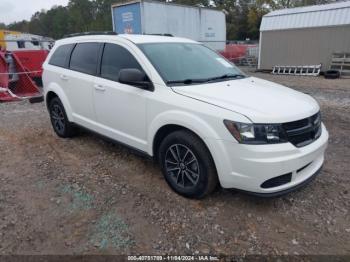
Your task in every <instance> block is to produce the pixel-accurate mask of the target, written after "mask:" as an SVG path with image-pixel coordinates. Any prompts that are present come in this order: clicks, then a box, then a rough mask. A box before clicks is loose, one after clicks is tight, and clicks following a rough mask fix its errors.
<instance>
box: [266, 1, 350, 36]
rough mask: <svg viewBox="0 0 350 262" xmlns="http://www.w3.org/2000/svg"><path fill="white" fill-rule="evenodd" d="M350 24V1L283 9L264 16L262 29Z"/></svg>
mask: <svg viewBox="0 0 350 262" xmlns="http://www.w3.org/2000/svg"><path fill="white" fill-rule="evenodd" d="M340 25H350V1H344V2H337V3H332V4H327V5H314V6H306V7H297V8H290V9H281V10H276V11H273V12H270V13H268V14H266V15H264V16H263V19H262V21H261V26H260V31H271V30H282V29H296V28H312V27H327V26H340Z"/></svg>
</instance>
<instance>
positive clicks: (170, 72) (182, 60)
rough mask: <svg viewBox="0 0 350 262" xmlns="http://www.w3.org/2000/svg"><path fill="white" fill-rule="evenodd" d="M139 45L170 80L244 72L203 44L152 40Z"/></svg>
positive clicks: (164, 76) (166, 79)
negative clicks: (156, 41) (155, 41)
mask: <svg viewBox="0 0 350 262" xmlns="http://www.w3.org/2000/svg"><path fill="white" fill-rule="evenodd" d="M139 46H140V48H141V50H142V51H143V52H144V53H145V55H146V56H147V57H148V58H149V60H150V61H151V63H152V64H153V65H154V67H155V68H156V69H157V70H158V72H159V73H160V75H161V76H162V77H163V79H164V80H165V81H166V82H168V81H169V82H171V81H183V80H186V79H192V80H202V79H208V78H214V77H220V76H223V75H237V74H239V75H242V74H243V73H242V72H241V71H240V70H239V69H238V68H237V67H236V66H235V65H233V64H231V63H230V62H229V61H227V60H225V59H224V58H223V57H222V56H220V55H219V54H218V53H216V52H214V51H213V50H211V49H209V48H207V47H205V46H204V45H201V44H192V43H150V44H141V45H139ZM223 79H224V80H225V78H223ZM226 80H227V79H226Z"/></svg>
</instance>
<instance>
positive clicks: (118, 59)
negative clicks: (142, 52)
mask: <svg viewBox="0 0 350 262" xmlns="http://www.w3.org/2000/svg"><path fill="white" fill-rule="evenodd" d="M125 68H136V69H139V70H141V71H143V70H142V68H141V66H140V64H139V63H138V62H137V61H136V59H135V57H134V56H133V55H132V54H131V53H130V52H129V51H128V50H126V49H125V48H124V47H121V46H119V45H115V44H106V45H105V48H104V51H103V56H102V62H101V77H103V78H107V79H110V80H114V81H118V75H119V71H120V69H125Z"/></svg>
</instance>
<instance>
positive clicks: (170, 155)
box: [158, 130, 218, 198]
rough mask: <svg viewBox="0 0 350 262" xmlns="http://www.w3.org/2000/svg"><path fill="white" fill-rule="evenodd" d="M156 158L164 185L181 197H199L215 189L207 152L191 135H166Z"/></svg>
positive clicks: (213, 166) (212, 167)
mask: <svg viewBox="0 0 350 262" xmlns="http://www.w3.org/2000/svg"><path fill="white" fill-rule="evenodd" d="M158 159H159V160H160V164H161V168H162V172H163V175H164V177H165V179H166V181H167V183H168V184H169V185H170V187H171V188H172V189H173V190H174V191H175V192H177V193H179V194H181V195H183V196H185V197H190V198H203V197H204V196H206V195H208V194H209V193H211V192H212V191H213V190H214V189H215V188H216V187H217V184H218V179H217V173H216V168H215V165H214V161H213V159H212V157H211V155H210V152H209V150H208V149H207V147H206V146H205V144H204V143H203V141H202V140H201V139H200V138H199V137H197V136H196V135H195V134H193V133H192V132H189V131H186V130H180V131H175V132H174V133H171V134H169V135H168V136H167V137H166V138H165V139H164V140H163V141H162V143H161V145H160V148H159V158H158Z"/></svg>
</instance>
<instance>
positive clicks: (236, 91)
mask: <svg viewBox="0 0 350 262" xmlns="http://www.w3.org/2000/svg"><path fill="white" fill-rule="evenodd" d="M172 89H173V90H174V92H176V93H178V94H181V95H184V96H188V97H191V98H194V99H197V100H200V101H203V102H206V103H209V104H212V105H215V106H218V107H222V108H225V109H227V110H231V111H234V112H237V113H240V114H242V115H245V116H246V117H248V118H249V119H250V120H251V121H252V122H254V123H285V122H290V121H295V120H300V119H303V118H306V117H309V116H311V115H313V114H315V113H317V112H318V111H319V106H318V104H317V102H316V101H315V100H314V99H313V98H312V97H311V96H309V95H306V94H304V93H301V92H298V91H295V90H293V89H290V88H287V87H285V86H282V85H279V84H276V83H273V82H270V81H266V80H262V79H259V78H255V77H247V78H244V79H237V80H231V81H223V82H215V83H210V84H202V85H186V86H174V87H172Z"/></svg>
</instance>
